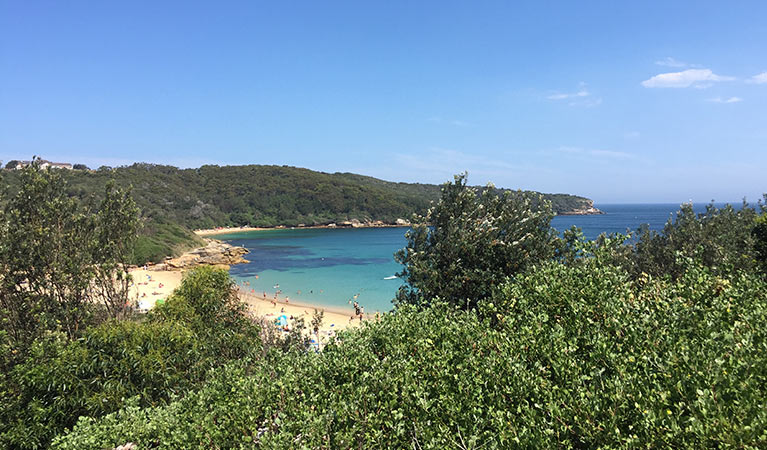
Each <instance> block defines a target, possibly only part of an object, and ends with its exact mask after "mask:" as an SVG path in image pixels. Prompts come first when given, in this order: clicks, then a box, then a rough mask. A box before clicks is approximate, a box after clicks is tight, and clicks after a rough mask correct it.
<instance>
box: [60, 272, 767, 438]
mask: <svg viewBox="0 0 767 450" xmlns="http://www.w3.org/2000/svg"><path fill="white" fill-rule="evenodd" d="M765 288H767V286H765V284H764V282H762V281H759V280H758V279H756V278H752V277H750V276H746V275H742V276H738V277H735V278H733V279H732V280H729V279H724V278H718V277H716V276H713V275H711V274H710V273H709V272H708V271H707V270H706V269H704V268H701V267H700V266H696V265H691V266H690V267H688V270H687V272H686V275H685V276H684V277H682V278H681V279H680V280H678V281H676V282H673V283H672V282H670V281H658V280H654V279H651V278H649V277H646V278H644V279H642V280H640V281H637V282H634V281H631V280H630V278H629V276H628V274H627V273H625V272H623V271H622V270H620V269H616V268H614V267H609V266H608V267H603V266H602V265H601V264H599V260H598V259H594V260H592V262H590V263H584V264H579V265H573V266H564V265H557V264H550V265H546V266H545V267H543V268H540V269H538V270H535V271H533V272H532V273H530V274H528V275H525V276H520V277H518V279H517V281H516V282H515V283H513V284H508V285H506V286H504V287H503V288H501V289H498V290H497V291H496V293H495V295H494V296H493V297H492V303H487V304H486V305H485V306H484V308H485V309H487V310H486V311H483V313H484V314H486V315H489V316H491V317H493V318H494V321H493V323H494V324H495V326H493V327H491V326H490V325H489V324H490V323H491V322H490V321H481V320H480V319H478V315H477V313H475V312H461V311H456V310H455V309H454V308H452V307H448V306H435V307H433V308H430V309H426V310H423V311H416V310H415V309H412V308H409V307H403V308H401V309H399V310H398V311H397V312H396V313H393V314H389V315H387V316H386V317H385V318H383V319H382V320H381V321H379V322H376V323H372V324H368V325H367V326H365V327H364V328H363V329H361V330H357V331H353V332H350V333H347V334H342V335H341V340H340V341H339V342H337V343H336V344H333V345H329V346H328V347H327V349H326V350H325V351H324V352H323V353H322V354H307V353H300V352H291V353H287V354H276V353H275V354H272V355H270V357H268V358H266V359H262V360H259V361H255V362H250V363H238V364H236V365H232V366H229V367H227V368H225V369H222V370H220V371H219V372H218V374H217V376H215V377H213V378H212V379H211V381H209V382H208V383H207V384H206V386H205V387H204V388H202V389H200V390H198V391H197V392H194V393H192V394H189V395H188V396H187V397H185V398H183V399H180V400H178V401H175V402H173V403H171V404H169V405H167V406H159V407H150V408H141V407H139V406H138V405H133V406H130V407H128V408H126V409H123V410H121V411H120V412H118V413H115V414H111V415H108V416H106V417H105V418H102V419H98V420H97V419H82V420H81V421H80V422H79V423H78V425H77V427H75V429H74V430H73V432H72V433H71V434H69V435H67V436H64V437H61V438H59V439H58V440H56V441H55V443H54V447H55V448H61V449H87V448H94V449H100V448H111V447H113V446H116V445H119V444H123V443H125V442H128V441H132V442H137V443H138V444H139V447H140V448H196V447H206V448H223V447H238V446H239V447H241V448H253V447H256V446H258V447H259V448H352V447H353V448H382V447H384V448H455V447H465V448H476V447H480V446H482V447H484V448H508V447H525V448H530V447H534V448H551V447H578V448H596V447H635V446H637V447H656V448H657V447H684V448H703V447H764V446H765V445H767V432H765V430H766V429H767V405H765V398H767V339H765V337H767V331H766V330H765V329H764V327H763V326H762V325H763V324H764V323H765V320H767V293H766V292H767V289H765Z"/></svg>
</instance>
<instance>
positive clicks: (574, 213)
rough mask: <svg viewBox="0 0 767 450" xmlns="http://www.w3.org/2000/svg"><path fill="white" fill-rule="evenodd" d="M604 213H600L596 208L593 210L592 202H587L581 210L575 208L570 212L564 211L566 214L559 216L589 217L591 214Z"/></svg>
mask: <svg viewBox="0 0 767 450" xmlns="http://www.w3.org/2000/svg"><path fill="white" fill-rule="evenodd" d="M604 213H605V212H604V211H600V210H599V209H597V208H594V202H593V201H592V200H589V201H588V203H586V205H584V206H583V207H582V208H576V209H573V210H572V211H566V212H560V213H559V215H560V216H589V215H592V214H604Z"/></svg>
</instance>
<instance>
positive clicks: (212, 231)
mask: <svg viewBox="0 0 767 450" xmlns="http://www.w3.org/2000/svg"><path fill="white" fill-rule="evenodd" d="M275 229H276V228H256V227H227V228H224V227H218V228H208V229H205V230H194V232H195V234H197V236H201V237H205V236H214V235H217V234H228V233H239V232H241V231H262V230H275Z"/></svg>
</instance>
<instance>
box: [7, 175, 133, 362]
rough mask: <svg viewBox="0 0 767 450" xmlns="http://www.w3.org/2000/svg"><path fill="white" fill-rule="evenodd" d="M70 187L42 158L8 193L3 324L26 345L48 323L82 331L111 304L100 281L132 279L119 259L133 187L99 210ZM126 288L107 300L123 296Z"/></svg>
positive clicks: (50, 327)
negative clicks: (14, 190) (68, 189)
mask: <svg viewBox="0 0 767 450" xmlns="http://www.w3.org/2000/svg"><path fill="white" fill-rule="evenodd" d="M65 192H66V183H65V182H64V181H63V179H62V176H61V174H60V173H58V172H56V171H51V170H49V169H45V170H44V169H41V168H40V167H39V164H38V163H37V161H35V162H33V164H31V165H30V166H29V167H27V168H25V169H24V170H23V171H22V173H21V182H20V186H19V190H18V192H17V193H16V194H15V195H14V196H13V197H12V198H11V199H10V200H9V201H7V202H5V201H0V203H5V207H4V209H3V210H2V212H1V213H0V228H2V230H1V231H2V235H1V236H0V326H1V327H2V330H3V331H5V332H6V333H7V339H8V340H9V342H12V343H13V346H14V348H15V349H16V350H19V353H23V349H24V348H25V347H26V346H27V345H28V344H29V343H30V342H31V341H32V340H33V339H34V338H35V337H37V336H39V335H40V334H42V333H43V332H44V331H46V330H47V331H62V332H64V333H65V334H66V335H67V336H68V337H69V338H74V337H76V336H78V335H79V334H80V333H81V331H82V330H83V329H84V328H85V326H86V325H87V324H89V323H92V321H93V319H94V312H95V310H96V308H97V307H98V305H102V304H103V302H102V300H104V298H103V297H102V294H103V292H102V291H103V289H101V290H100V289H95V287H97V286H102V287H103V286H106V285H107V284H109V283H113V282H114V281H115V280H122V283H123V284H125V283H127V281H126V279H125V274H124V266H123V265H121V264H120V261H119V259H122V258H124V255H125V252H126V251H127V249H126V245H129V243H130V242H131V241H132V240H133V239H135V230H136V228H135V221H136V220H137V219H136V209H135V205H133V204H132V200H130V197H129V196H128V194H126V193H124V192H122V191H118V190H114V189H113V188H111V187H110V188H107V192H106V198H105V200H104V202H103V203H102V209H101V210H100V211H94V210H92V209H91V208H89V207H87V206H85V205H84V204H82V203H81V202H79V201H78V200H76V199H75V198H72V197H68V196H67V195H66V194H65ZM124 293H125V290H124V289H123V290H120V295H119V296H111V297H110V298H108V299H107V300H108V301H112V302H114V301H123V299H124V298H125V295H124ZM123 305H124V301H123ZM111 311H112V310H108V312H110V315H115V314H111Z"/></svg>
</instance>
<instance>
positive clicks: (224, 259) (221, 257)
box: [165, 239, 248, 269]
mask: <svg viewBox="0 0 767 450" xmlns="http://www.w3.org/2000/svg"><path fill="white" fill-rule="evenodd" d="M205 240H206V241H207V242H208V245H206V246H205V247H201V248H197V249H194V250H192V251H189V252H186V253H184V254H183V255H181V256H179V257H178V258H172V259H169V260H167V261H166V262H165V263H166V265H167V266H168V268H169V269H189V268H191V267H195V266H231V265H233V264H243V263H247V262H248V260H246V259H245V258H243V255H245V254H247V253H248V249H246V248H243V247H234V246H232V245H229V244H227V243H225V242H221V241H218V240H216V239H205Z"/></svg>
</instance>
